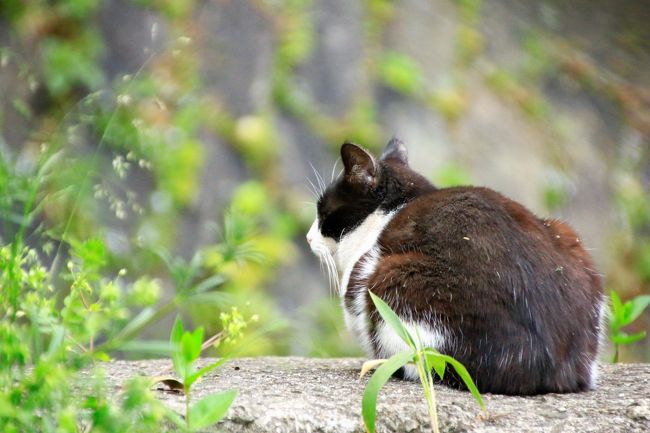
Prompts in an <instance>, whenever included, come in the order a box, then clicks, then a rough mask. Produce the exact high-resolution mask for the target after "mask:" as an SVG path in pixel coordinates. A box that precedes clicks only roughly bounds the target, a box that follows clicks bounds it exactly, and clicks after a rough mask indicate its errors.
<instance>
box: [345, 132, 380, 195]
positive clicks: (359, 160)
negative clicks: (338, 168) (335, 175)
mask: <svg viewBox="0 0 650 433" xmlns="http://www.w3.org/2000/svg"><path fill="white" fill-rule="evenodd" d="M341 159H342V160H343V166H344V167H345V174H344V176H345V179H346V180H348V181H349V182H350V183H353V184H363V185H367V186H370V187H373V186H375V185H376V183H377V163H376V162H375V159H374V158H373V157H372V155H370V154H369V153H368V152H366V151H365V150H364V149H362V148H361V147H359V146H357V145H356V144H353V143H348V142H345V143H343V146H341Z"/></svg>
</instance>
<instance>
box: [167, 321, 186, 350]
mask: <svg viewBox="0 0 650 433" xmlns="http://www.w3.org/2000/svg"><path fill="white" fill-rule="evenodd" d="M184 331H185V329H184V328H183V321H182V320H181V316H176V321H174V326H172V333H171V335H170V336H169V341H170V342H171V343H172V344H179V343H180V342H181V337H182V336H183V332H184Z"/></svg>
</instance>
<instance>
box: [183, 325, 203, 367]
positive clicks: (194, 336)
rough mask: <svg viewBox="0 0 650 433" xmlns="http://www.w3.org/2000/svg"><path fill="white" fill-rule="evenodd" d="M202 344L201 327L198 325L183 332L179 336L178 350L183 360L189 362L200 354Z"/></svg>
mask: <svg viewBox="0 0 650 433" xmlns="http://www.w3.org/2000/svg"><path fill="white" fill-rule="evenodd" d="M202 344H203V327H201V326H200V327H198V328H196V329H195V330H194V332H185V333H183V336H182V337H181V345H180V350H181V354H182V356H183V359H184V361H185V362H186V363H187V364H190V363H192V362H194V361H196V360H197V358H198V357H199V355H201V345H202Z"/></svg>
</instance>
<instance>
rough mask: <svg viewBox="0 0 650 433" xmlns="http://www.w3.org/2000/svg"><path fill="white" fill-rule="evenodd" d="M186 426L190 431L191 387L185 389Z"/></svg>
mask: <svg viewBox="0 0 650 433" xmlns="http://www.w3.org/2000/svg"><path fill="white" fill-rule="evenodd" d="M185 424H186V425H187V431H190V387H189V386H188V387H185Z"/></svg>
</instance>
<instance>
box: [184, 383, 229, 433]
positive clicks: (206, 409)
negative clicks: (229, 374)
mask: <svg viewBox="0 0 650 433" xmlns="http://www.w3.org/2000/svg"><path fill="white" fill-rule="evenodd" d="M236 395H237V391H236V390H234V389H233V390H229V391H224V392H220V393H218V394H211V395H208V396H207V397H203V398H202V399H201V400H199V401H197V402H196V403H194V404H193V405H192V407H190V411H189V414H188V421H189V427H190V429H192V430H193V431H197V430H200V429H203V428H206V427H208V426H211V425H212V424H214V423H216V422H217V421H219V420H220V419H221V418H223V417H224V416H225V415H226V413H227V412H228V409H229V408H230V406H231V405H232V402H233V400H235V396H236Z"/></svg>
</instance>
